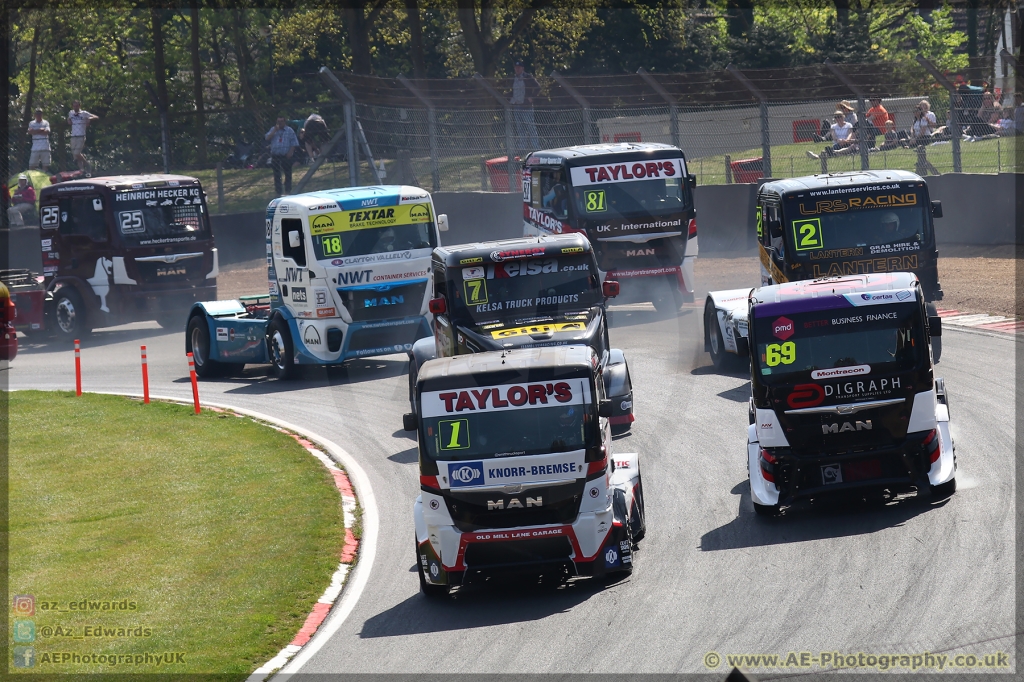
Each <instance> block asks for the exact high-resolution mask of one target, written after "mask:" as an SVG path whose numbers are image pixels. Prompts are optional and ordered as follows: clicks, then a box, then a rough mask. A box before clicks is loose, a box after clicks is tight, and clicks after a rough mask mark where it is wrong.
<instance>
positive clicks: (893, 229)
mask: <svg viewBox="0 0 1024 682" xmlns="http://www.w3.org/2000/svg"><path fill="white" fill-rule="evenodd" d="M941 217H942V204H941V203H940V202H938V201H931V200H930V199H929V196H928V185H927V183H925V181H924V179H923V178H921V177H920V176H919V175H915V174H914V173H909V172H906V171H899V170H885V171H854V172H847V173H832V174H829V175H812V176H807V177H801V178H790V179H787V180H776V181H774V182H768V183H765V184H764V185H762V186H761V187H760V189H759V190H758V192H757V203H756V206H755V211H754V216H753V218H754V222H753V225H752V227H754V229H756V231H757V241H758V246H757V251H758V257H759V259H760V270H761V286H768V285H771V284H781V283H784V282H790V281H797V280H812V279H819V278H822V277H842V276H847V275H865V274H875V273H887V272H912V273H914V274H915V275H917V278H918V281H919V282H920V285H921V291H922V293H923V294H924V297H925V301H926V305H927V308H928V314H929V315H931V316H934V315H936V314H937V313H936V309H935V301H940V300H942V287H941V286H940V285H939V275H938V267H937V261H938V251H937V250H936V248H935V227H934V222H933V220H934V219H935V218H941ZM750 291H751V289H750V288H749V287H748V288H744V289H732V290H728V291H713V292H711V293H710V294H708V297H707V301H706V302H705V305H704V350H706V351H708V352H710V353H711V359H712V361H713V362H714V364H715V366H716V367H719V368H724V367H728V366H730V365H733V364H737V363H736V362H734V361H735V360H740V361H741V362H742V363H743V364H745V363H746V360H747V297H748V295H749V294H750ZM933 350H934V354H935V361H936V362H938V360H939V357H940V356H941V354H942V345H941V340H940V339H935V342H934V346H933ZM737 356H738V357H737Z"/></svg>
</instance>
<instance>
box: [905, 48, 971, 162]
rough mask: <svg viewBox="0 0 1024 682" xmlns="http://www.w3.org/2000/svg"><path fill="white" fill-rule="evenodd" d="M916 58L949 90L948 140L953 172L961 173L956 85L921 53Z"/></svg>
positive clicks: (958, 109)
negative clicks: (949, 127) (951, 153)
mask: <svg viewBox="0 0 1024 682" xmlns="http://www.w3.org/2000/svg"><path fill="white" fill-rule="evenodd" d="M916 59H917V63H918V64H920V65H921V66H923V67H924V69H925V71H927V72H928V73H930V74H931V75H932V78H934V79H935V80H936V82H937V83H938V84H939V85H941V86H942V87H944V88H946V90H948V91H949V124H950V126H951V127H952V130H951V131H950V138H949V141H950V143H951V144H952V145H953V172H954V173H962V172H963V170H962V169H963V166H962V164H961V159H960V135H961V132H960V108H959V107H958V106H957V99H958V98H959V94H958V93H957V91H956V86H955V85H953V84H952V83H950V82H949V79H948V78H946V77H945V76H943V75H942V74H941V73H940V72H939V70H938V69H936V68H935V65H934V64H932V63H931V62H930V61H928V60H927V59H925V58H924V57H922V56H921V55H917V57H916ZM936 122H937V121H936Z"/></svg>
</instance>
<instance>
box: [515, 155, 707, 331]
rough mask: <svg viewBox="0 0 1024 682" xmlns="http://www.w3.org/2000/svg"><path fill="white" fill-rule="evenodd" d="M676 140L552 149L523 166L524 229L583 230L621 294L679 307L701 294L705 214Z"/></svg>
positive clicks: (630, 299)
mask: <svg viewBox="0 0 1024 682" xmlns="http://www.w3.org/2000/svg"><path fill="white" fill-rule="evenodd" d="M696 184H697V179H696V178H695V177H694V176H692V175H689V174H688V173H687V170H686V158H685V156H684V155H683V152H682V151H680V150H679V149H678V148H676V147H672V146H670V145H666V144H656V143H646V142H645V143H639V142H637V143H632V142H630V143H625V142H624V143H617V144H591V145H580V146H576V147H564V148H562V149H546V150H544V151H538V152H534V153H533V154H530V155H529V157H527V159H526V162H525V165H524V168H523V234H524V235H526V236H531V235H541V234H564V233H566V232H583V233H584V234H586V236H587V238H588V239H589V240H590V243H591V244H593V245H594V253H595V254H596V256H597V263H598V266H599V267H600V268H601V271H602V273H604V274H603V276H604V277H607V278H608V279H612V280H616V281H618V282H619V283H620V285H621V287H622V294H621V298H620V302H622V303H637V302H652V303H653V304H654V306H655V308H657V309H658V310H659V311H663V312H664V311H675V310H678V309H679V307H680V306H681V305H682V304H683V303H684V302H689V301H693V285H694V282H693V263H694V260H695V259H696V257H697V220H696V210H695V209H694V203H693V188H694V187H695V186H696Z"/></svg>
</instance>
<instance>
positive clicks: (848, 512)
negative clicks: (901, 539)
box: [699, 481, 949, 552]
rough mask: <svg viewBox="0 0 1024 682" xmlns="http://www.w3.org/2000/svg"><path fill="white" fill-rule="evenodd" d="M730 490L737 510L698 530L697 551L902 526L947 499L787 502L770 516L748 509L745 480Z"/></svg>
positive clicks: (842, 534) (741, 547)
mask: <svg viewBox="0 0 1024 682" xmlns="http://www.w3.org/2000/svg"><path fill="white" fill-rule="evenodd" d="M730 492H731V493H732V494H733V495H738V496H739V502H740V507H739V515H738V516H737V517H736V518H735V519H733V520H732V521H730V522H729V523H727V524H725V525H724V526H719V527H718V528H715V529H714V530H712V531H708V532H707V533H705V534H704V535H702V536H701V539H700V546H699V549H700V550H701V551H703V552H715V551H719V550H723V549H743V548H747V547H766V546H769V545H782V544H788V543H791V542H811V541H815V540H828V539H832V538H839V537H849V536H853V535H867V534H870V533H877V532H878V531H880V530H884V529H886V528H896V527H899V526H902V525H903V524H904V523H906V522H907V521H909V520H910V519H912V518H914V517H915V516H918V515H920V514H924V513H926V512H928V511H930V510H932V509H935V508H936V507H941V506H944V505H945V504H946V503H947V502H949V498H946V499H942V500H934V499H931V498H928V497H916V496H910V497H901V498H898V499H896V500H893V501H889V502H882V501H873V502H872V501H863V500H850V499H845V500H844V499H834V500H827V501H824V502H818V503H815V504H814V505H813V506H809V505H801V506H799V507H796V508H790V509H788V510H784V513H783V515H782V516H781V517H779V518H774V519H773V518H762V517H760V516H758V515H757V514H755V513H754V509H753V507H752V506H751V504H750V487H749V484H748V482H747V481H742V482H740V483H737V484H736V485H735V486H734V487H733V489H732V490H731V491H730Z"/></svg>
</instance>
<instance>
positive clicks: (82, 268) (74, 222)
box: [51, 194, 114, 312]
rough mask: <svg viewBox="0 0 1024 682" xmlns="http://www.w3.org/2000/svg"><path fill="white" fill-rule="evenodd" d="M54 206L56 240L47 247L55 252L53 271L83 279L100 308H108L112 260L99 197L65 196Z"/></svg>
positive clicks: (92, 195)
mask: <svg viewBox="0 0 1024 682" xmlns="http://www.w3.org/2000/svg"><path fill="white" fill-rule="evenodd" d="M58 209H59V215H58V219H59V226H58V230H57V235H58V238H57V240H55V241H57V242H58V243H57V244H54V245H52V247H51V248H53V250H54V251H57V252H58V254H59V260H58V262H59V266H58V271H57V275H58V276H60V277H67V276H71V277H77V278H79V279H82V280H85V282H86V283H88V285H89V286H90V287H92V292H93V293H94V294H95V295H96V296H98V297H99V307H100V310H102V311H103V312H111V307H110V305H109V303H110V301H108V295H109V294H110V285H111V282H112V280H111V275H112V274H113V266H114V262H113V258H112V255H113V254H112V252H111V243H110V235H109V233H108V230H107V219H106V211H105V206H104V200H103V198H102V197H101V196H100V195H98V194H85V195H79V196H73V197H68V198H66V199H61V200H60V201H59V202H58Z"/></svg>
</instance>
